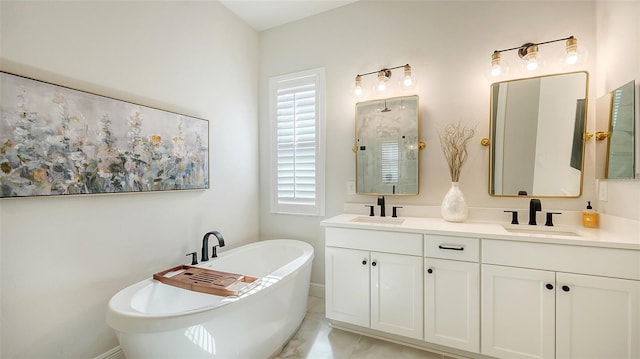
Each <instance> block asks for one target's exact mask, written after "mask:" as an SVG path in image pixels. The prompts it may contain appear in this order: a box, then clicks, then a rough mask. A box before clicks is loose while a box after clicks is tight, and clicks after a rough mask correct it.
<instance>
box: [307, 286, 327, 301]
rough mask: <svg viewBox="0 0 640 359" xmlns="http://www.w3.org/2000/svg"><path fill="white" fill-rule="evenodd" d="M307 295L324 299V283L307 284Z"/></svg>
mask: <svg viewBox="0 0 640 359" xmlns="http://www.w3.org/2000/svg"><path fill="white" fill-rule="evenodd" d="M309 295H310V296H312V297H318V298H322V299H324V284H316V283H310V284H309Z"/></svg>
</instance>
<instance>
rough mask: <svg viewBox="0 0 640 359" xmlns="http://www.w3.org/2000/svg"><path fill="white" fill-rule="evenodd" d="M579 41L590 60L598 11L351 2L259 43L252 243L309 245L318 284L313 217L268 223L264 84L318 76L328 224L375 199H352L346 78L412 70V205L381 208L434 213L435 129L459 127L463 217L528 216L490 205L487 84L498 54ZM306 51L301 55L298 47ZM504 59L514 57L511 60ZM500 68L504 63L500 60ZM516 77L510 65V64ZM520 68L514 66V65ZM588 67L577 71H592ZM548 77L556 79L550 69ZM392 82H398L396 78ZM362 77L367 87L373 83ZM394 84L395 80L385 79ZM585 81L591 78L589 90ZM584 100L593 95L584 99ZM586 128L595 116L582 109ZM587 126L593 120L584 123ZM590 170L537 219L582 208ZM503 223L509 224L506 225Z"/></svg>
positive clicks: (319, 248) (570, 4) (586, 5)
mask: <svg viewBox="0 0 640 359" xmlns="http://www.w3.org/2000/svg"><path fill="white" fill-rule="evenodd" d="M569 35H574V36H576V37H577V38H578V39H579V41H580V44H581V45H582V46H586V47H587V48H589V49H595V3H594V2H587V1H567V2H561V1H544V2H541V1H539V2H523V1H515V2H514V1H492V2H478V1H464V2H463V1H367V0H365V1H360V2H357V3H354V4H350V5H347V6H345V7H342V8H338V9H335V10H333V11H330V12H326V13H323V14H320V15H318V16H315V17H312V18H307V19H304V20H302V21H298V22H295V23H291V24H287V25H284V26H281V27H278V28H274V29H271V30H267V31H264V32H261V33H260V54H261V61H260V62H261V64H260V94H261V96H260V99H261V103H260V139H261V141H260V153H261V155H260V164H261V166H260V174H261V175H260V178H261V181H260V196H261V201H260V203H261V216H260V232H261V238H275V237H293V238H299V239H303V240H305V241H308V242H310V243H311V244H313V245H314V247H315V249H316V254H317V255H316V259H315V261H314V270H313V274H312V281H313V282H315V283H324V251H323V245H324V239H323V234H324V231H323V229H322V228H321V227H320V226H319V222H320V220H322V218H316V217H295V216H287V215H275V214H270V213H269V206H268V204H269V117H268V103H267V101H266V99H267V98H268V96H267V81H268V78H269V77H270V76H275V75H280V74H284V73H290V72H294V71H300V70H304V69H309V68H314V67H319V66H324V67H325V68H326V74H327V77H326V79H327V101H326V103H327V111H326V113H327V144H326V161H327V162H326V167H327V176H326V185H327V188H326V193H327V195H326V198H327V205H326V209H327V211H326V216H327V217H330V216H334V215H337V214H339V213H341V212H342V211H343V204H344V203H345V202H362V203H368V204H373V203H375V202H374V200H375V199H374V197H372V196H349V195H347V194H346V183H347V181H353V180H354V178H355V170H354V168H355V158H354V154H353V153H352V152H351V147H352V146H353V143H354V104H355V102H356V101H357V100H356V99H354V98H353V96H352V88H353V85H354V78H355V76H356V74H358V73H365V72H369V71H376V70H379V69H381V68H383V67H391V66H398V65H403V64H405V63H409V64H411V66H412V68H413V70H414V72H415V76H416V77H417V80H418V86H417V87H416V92H417V94H418V95H419V96H420V108H421V128H420V132H421V140H423V141H426V143H427V148H426V149H425V150H423V151H422V152H421V159H420V166H421V168H420V194H419V195H418V196H415V197H397V198H396V197H393V198H391V197H389V198H388V201H387V203H388V204H393V203H404V204H414V205H433V206H439V205H440V203H441V201H442V198H443V196H444V195H445V193H446V191H447V190H448V189H449V187H450V182H451V180H450V178H449V174H448V170H447V167H446V163H445V160H444V156H443V155H442V151H441V149H440V144H439V140H438V134H437V133H438V130H439V129H440V128H442V127H443V126H444V125H445V124H446V123H449V122H453V121H457V120H460V119H461V120H463V121H468V122H472V123H476V124H477V135H476V138H475V139H474V140H473V142H472V145H471V147H470V148H469V150H470V157H469V160H468V163H467V164H466V165H465V167H464V168H463V171H462V176H461V188H462V190H463V192H464V194H465V198H466V199H467V202H468V203H469V205H470V206H472V207H496V208H505V209H525V208H528V199H517V198H503V199H501V198H492V197H490V196H489V195H488V182H487V181H488V153H489V151H488V148H485V147H482V146H481V145H480V139H481V138H482V137H487V136H488V131H489V118H488V116H489V85H490V81H489V80H487V79H486V78H485V77H484V72H485V71H486V70H487V66H489V62H490V58H491V53H492V52H493V51H494V50H497V49H505V48H509V47H514V46H519V45H521V44H523V43H525V42H529V41H532V42H540V41H546V40H551V39H557V38H561V37H566V36H569ZM303 42H308V45H306V46H302V45H301V44H302V43H303ZM545 51H549V53H550V52H552V51H559V52H558V53H561V52H562V51H564V43H562V42H560V43H556V44H550V45H543V46H541V47H540V52H541V53H543V52H545ZM509 56H516V55H515V52H512V53H510V54H509ZM504 57H507V55H506V54H505V55H504ZM512 61H513V62H512V64H513V65H512V67H516V64H515V62H516V60H515V59H514V60H512ZM518 61H519V59H518ZM594 63H595V60H594V59H593V58H591V59H590V60H588V62H587V65H586V67H585V68H583V69H586V70H588V71H590V72H592V71H593V70H594V65H593V64H594ZM548 65H549V67H547V70H546V71H548V72H547V73H555V72H562V71H561V69H559V68H558V67H556V66H554V64H552V63H550V62H548ZM393 76H395V79H397V78H398V76H399V72H394V75H393ZM371 78H372V76H367V77H365V78H364V80H367V81H369V80H371ZM392 80H394V78H392ZM593 81H594V79H593V78H591V82H590V84H591V86H593V85H592V84H593ZM590 93H592V92H590ZM589 113H590V114H589V116H590V117H593V115H592V113H593V109H590V110H589ZM590 121H593V118H590ZM593 173H594V165H593V161H589V162H588V163H587V164H586V173H585V185H584V195H583V196H582V197H581V198H577V199H543V200H542V204H543V209H544V210H551V209H567V210H568V209H573V210H579V209H582V208H584V204H586V201H587V200H593V198H594V193H595V180H594V179H593V178H594V175H593ZM505 220H506V217H505Z"/></svg>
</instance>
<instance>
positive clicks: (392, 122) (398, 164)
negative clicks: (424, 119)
mask: <svg viewBox="0 0 640 359" xmlns="http://www.w3.org/2000/svg"><path fill="white" fill-rule="evenodd" d="M418 125H419V107H418V96H417V95H413V96H403V97H394V98H386V99H380V100H373V101H365V102H359V103H357V104H356V120H355V146H354V148H353V150H354V152H355V153H356V193H358V194H373V195H416V194H418V163H419V161H418V157H419V150H420V148H421V147H422V146H421V143H420V142H419V141H418V133H419V132H418Z"/></svg>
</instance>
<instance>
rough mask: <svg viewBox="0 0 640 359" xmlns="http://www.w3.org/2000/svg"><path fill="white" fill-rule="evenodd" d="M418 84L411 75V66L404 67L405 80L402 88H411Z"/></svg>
mask: <svg viewBox="0 0 640 359" xmlns="http://www.w3.org/2000/svg"><path fill="white" fill-rule="evenodd" d="M415 84H416V79H415V77H413V76H412V75H411V66H409V64H406V65H404V78H403V79H402V86H404V87H405V88H411V87H412V86H413V85H415Z"/></svg>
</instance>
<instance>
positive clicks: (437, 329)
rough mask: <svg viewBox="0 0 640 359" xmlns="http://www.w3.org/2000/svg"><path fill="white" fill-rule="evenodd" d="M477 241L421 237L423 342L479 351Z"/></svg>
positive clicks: (478, 243)
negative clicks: (422, 242) (422, 238)
mask: <svg viewBox="0 0 640 359" xmlns="http://www.w3.org/2000/svg"><path fill="white" fill-rule="evenodd" d="M479 247H480V240H479V239H478V238H466V237H455V236H439V235H428V234H426V235H425V236H424V248H425V259H424V266H425V277H424V278H425V280H424V306H425V313H424V323H425V341H427V342H430V343H436V344H440V345H445V346H449V347H453V348H457V349H462V350H467V351H471V352H479V351H480V264H479V263H478V261H479V259H480V250H479Z"/></svg>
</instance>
